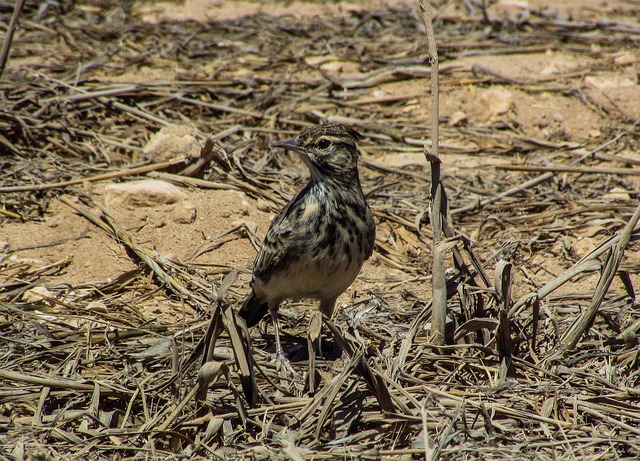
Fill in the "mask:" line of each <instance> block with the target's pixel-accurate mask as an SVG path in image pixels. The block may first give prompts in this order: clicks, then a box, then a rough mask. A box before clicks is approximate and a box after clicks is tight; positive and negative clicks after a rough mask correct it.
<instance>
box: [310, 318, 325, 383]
mask: <svg viewBox="0 0 640 461" xmlns="http://www.w3.org/2000/svg"><path fill="white" fill-rule="evenodd" d="M321 331H322V313H320V312H316V313H315V314H313V317H311V323H310V324H309V330H308V332H307V348H308V350H309V374H308V383H309V393H310V394H314V393H315V392H316V352H317V351H318V350H319V349H320V333H321Z"/></svg>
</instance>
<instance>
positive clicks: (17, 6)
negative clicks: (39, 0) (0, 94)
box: [0, 0, 24, 79]
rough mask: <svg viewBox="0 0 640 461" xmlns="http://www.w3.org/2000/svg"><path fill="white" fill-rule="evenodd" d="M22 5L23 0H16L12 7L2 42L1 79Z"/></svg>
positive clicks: (0, 53) (0, 58) (0, 57)
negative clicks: (9, 21)
mask: <svg viewBox="0 0 640 461" xmlns="http://www.w3.org/2000/svg"><path fill="white" fill-rule="evenodd" d="M23 6H24V0H18V1H17V2H16V4H15V6H14V7H13V16H12V17H11V23H10V24H9V28H8V30H7V35H6V37H5V38H4V43H3V44H2V52H0V79H2V74H4V69H5V67H6V66H7V61H8V60H9V50H10V49H11V43H12V42H13V34H14V33H15V32H16V28H17V27H18V20H19V19H20V13H21V12H22V7H23Z"/></svg>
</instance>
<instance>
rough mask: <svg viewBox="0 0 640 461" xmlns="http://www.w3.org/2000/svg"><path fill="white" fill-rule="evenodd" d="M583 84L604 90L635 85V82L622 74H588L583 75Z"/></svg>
mask: <svg viewBox="0 0 640 461" xmlns="http://www.w3.org/2000/svg"><path fill="white" fill-rule="evenodd" d="M584 84H585V86H586V87H587V88H594V89H596V90H606V89H611V88H628V87H632V86H635V84H636V82H634V81H633V80H632V79H630V78H628V77H624V76H622V75H612V74H610V75H603V76H595V75H589V76H588V77H585V79H584Z"/></svg>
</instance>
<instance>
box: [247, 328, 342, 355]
mask: <svg viewBox="0 0 640 461" xmlns="http://www.w3.org/2000/svg"><path fill="white" fill-rule="evenodd" d="M260 338H261V339H262V340H263V341H265V342H266V347H264V348H263V349H262V350H263V351H264V352H266V353H268V354H275V352H276V340H275V335H273V334H271V333H262V334H261V335H260ZM280 341H281V342H282V349H283V350H284V355H285V357H286V358H287V360H289V361H290V362H291V363H298V362H306V361H308V360H309V348H308V346H307V338H306V337H305V336H295V335H292V334H289V333H284V332H280ZM320 345H321V347H320V350H319V351H318V355H317V356H316V360H325V361H331V362H333V361H334V360H337V359H339V358H341V357H342V349H340V346H338V344H337V343H336V341H335V340H334V339H333V337H331V336H326V335H322V339H321V340H320ZM254 347H255V344H254Z"/></svg>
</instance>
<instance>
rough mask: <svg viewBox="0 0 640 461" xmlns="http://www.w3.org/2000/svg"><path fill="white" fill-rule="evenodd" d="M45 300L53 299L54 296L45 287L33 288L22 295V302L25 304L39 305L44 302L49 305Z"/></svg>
mask: <svg viewBox="0 0 640 461" xmlns="http://www.w3.org/2000/svg"><path fill="white" fill-rule="evenodd" d="M47 298H54V296H53V293H51V292H50V291H49V290H48V289H47V288H46V287H33V288H30V289H28V290H27V291H25V292H24V294H23V295H22V300H23V301H24V302H27V303H41V302H43V301H44V302H45V303H46V304H49V301H48V300H47Z"/></svg>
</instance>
